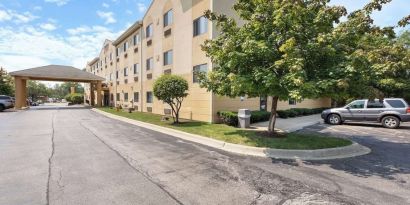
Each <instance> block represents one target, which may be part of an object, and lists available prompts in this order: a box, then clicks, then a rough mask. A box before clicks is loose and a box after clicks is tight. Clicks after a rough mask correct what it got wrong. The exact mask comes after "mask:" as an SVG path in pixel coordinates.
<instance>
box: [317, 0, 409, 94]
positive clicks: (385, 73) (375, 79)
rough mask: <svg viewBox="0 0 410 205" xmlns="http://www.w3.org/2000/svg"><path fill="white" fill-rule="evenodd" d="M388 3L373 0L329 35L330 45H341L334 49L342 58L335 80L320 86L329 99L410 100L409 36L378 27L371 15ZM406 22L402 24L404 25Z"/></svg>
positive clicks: (331, 74) (330, 74)
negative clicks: (397, 35) (408, 95)
mask: <svg viewBox="0 0 410 205" xmlns="http://www.w3.org/2000/svg"><path fill="white" fill-rule="evenodd" d="M388 2H390V1H389V0H374V1H372V2H371V3H369V4H367V5H366V6H365V7H364V8H363V9H360V10H357V11H354V12H352V13H351V14H350V15H349V16H348V19H347V21H345V22H342V23H340V24H339V25H338V26H337V27H336V28H335V29H334V31H333V32H332V33H329V34H327V35H326V38H325V39H328V40H327V41H328V43H330V42H333V44H335V45H337V47H334V48H336V49H335V50H336V52H335V53H336V55H337V56H339V57H338V58H337V59H338V62H339V63H338V64H337V65H336V67H335V68H334V69H332V70H333V72H331V73H329V77H333V80H330V81H328V82H325V83H322V84H320V85H319V87H321V88H323V90H324V92H325V93H327V94H328V95H329V96H332V97H333V98H336V99H342V100H346V99H351V98H376V97H378V98H379V99H380V98H384V97H406V94H407V93H409V92H410V81H409V79H410V49H409V45H410V44H409V43H410V42H409V40H408V39H409V38H408V33H407V32H404V33H403V34H402V35H401V36H400V37H399V38H396V34H395V32H394V27H383V28H382V27H379V26H376V25H374V24H373V19H372V18H371V16H370V15H371V13H372V12H373V11H374V10H380V9H382V6H383V4H385V3H388ZM404 19H406V18H404ZM404 22H405V21H403V20H402V21H401V23H399V24H400V25H402V26H404V25H405V23H404ZM406 39H407V40H406Z"/></svg>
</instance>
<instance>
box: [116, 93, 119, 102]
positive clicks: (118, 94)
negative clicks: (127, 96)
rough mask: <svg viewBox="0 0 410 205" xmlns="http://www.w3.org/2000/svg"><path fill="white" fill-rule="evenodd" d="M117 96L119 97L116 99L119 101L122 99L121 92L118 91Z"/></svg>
mask: <svg viewBox="0 0 410 205" xmlns="http://www.w3.org/2000/svg"><path fill="white" fill-rule="evenodd" d="M116 97H117V99H116V100H117V101H120V94H119V93H117V96H116Z"/></svg>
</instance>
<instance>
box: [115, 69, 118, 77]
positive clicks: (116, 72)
mask: <svg viewBox="0 0 410 205" xmlns="http://www.w3.org/2000/svg"><path fill="white" fill-rule="evenodd" d="M115 79H118V70H117V71H115Z"/></svg>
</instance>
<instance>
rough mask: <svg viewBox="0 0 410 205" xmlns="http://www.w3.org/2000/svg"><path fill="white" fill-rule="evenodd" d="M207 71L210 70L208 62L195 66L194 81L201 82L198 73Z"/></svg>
mask: <svg viewBox="0 0 410 205" xmlns="http://www.w3.org/2000/svg"><path fill="white" fill-rule="evenodd" d="M207 71H208V64H202V65H196V66H194V69H193V72H194V73H193V78H192V82H194V83H198V82H199V79H198V74H200V73H206V72H207Z"/></svg>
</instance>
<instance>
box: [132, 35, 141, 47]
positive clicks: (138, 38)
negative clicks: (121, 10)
mask: <svg viewBox="0 0 410 205" xmlns="http://www.w3.org/2000/svg"><path fill="white" fill-rule="evenodd" d="M139 42H140V35H138V34H136V35H134V38H133V43H134V46H135V45H137V44H138V43H139Z"/></svg>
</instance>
